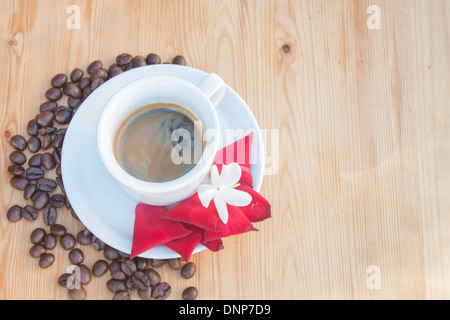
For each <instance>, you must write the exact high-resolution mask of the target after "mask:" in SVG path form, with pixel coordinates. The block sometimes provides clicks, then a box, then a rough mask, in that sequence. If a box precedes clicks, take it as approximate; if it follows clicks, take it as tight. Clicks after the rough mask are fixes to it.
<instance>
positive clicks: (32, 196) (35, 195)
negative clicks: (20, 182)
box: [30, 187, 42, 202]
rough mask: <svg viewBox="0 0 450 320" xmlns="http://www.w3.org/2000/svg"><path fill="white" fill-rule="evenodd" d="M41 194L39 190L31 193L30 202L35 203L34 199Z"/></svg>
mask: <svg viewBox="0 0 450 320" xmlns="http://www.w3.org/2000/svg"><path fill="white" fill-rule="evenodd" d="M36 188H37V187H36ZM41 194H42V191H40V190H36V191H34V192H33V194H32V195H31V198H30V199H31V201H33V202H34V201H36V199H37V198H38V197H39V196H40V195H41Z"/></svg>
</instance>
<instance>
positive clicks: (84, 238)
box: [77, 230, 92, 246]
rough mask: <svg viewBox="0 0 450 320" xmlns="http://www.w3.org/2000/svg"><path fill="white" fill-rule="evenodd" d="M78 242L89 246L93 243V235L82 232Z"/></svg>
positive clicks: (78, 236) (78, 235) (79, 234)
mask: <svg viewBox="0 0 450 320" xmlns="http://www.w3.org/2000/svg"><path fill="white" fill-rule="evenodd" d="M77 241H78V243H79V244H82V245H84V246H87V245H89V244H91V243H92V234H91V233H90V232H89V233H87V232H85V231H83V230H82V231H80V232H78V234H77Z"/></svg>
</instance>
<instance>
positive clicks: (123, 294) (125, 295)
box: [113, 291, 131, 300]
mask: <svg viewBox="0 0 450 320" xmlns="http://www.w3.org/2000/svg"><path fill="white" fill-rule="evenodd" d="M113 300H131V296H130V292H129V291H119V292H117V293H116V294H115V295H114V297H113Z"/></svg>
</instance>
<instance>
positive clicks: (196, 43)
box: [0, 0, 450, 299]
mask: <svg viewBox="0 0 450 320" xmlns="http://www.w3.org/2000/svg"><path fill="white" fill-rule="evenodd" d="M0 4H1V10H0V40H1V41H0V45H1V48H2V49H1V50H0V126H1V131H0V133H1V144H0V148H1V150H0V155H1V157H0V163H1V167H2V168H3V169H2V170H1V171H0V181H1V183H2V187H1V188H0V190H1V191H0V192H1V195H2V196H1V199H0V201H1V203H0V208H1V218H0V267H1V272H0V298H3V299H66V298H67V293H66V291H65V290H63V289H61V288H60V287H58V285H57V284H56V279H57V278H58V276H59V275H60V274H61V273H63V272H64V271H65V268H66V267H67V266H68V265H69V261H68V258H67V252H65V251H63V250H62V249H61V247H60V246H59V245H58V247H57V248H56V249H55V250H53V252H54V254H55V255H56V258H57V262H56V263H55V264H54V265H53V266H52V267H51V268H49V269H47V270H41V269H39V267H38V266H37V261H36V260H34V259H32V258H30V257H29V255H28V250H29V248H30V242H29V234H30V232H31V231H32V230H33V229H34V228H36V227H38V226H42V225H43V221H42V218H41V217H40V218H39V219H38V220H37V221H35V222H34V223H29V222H27V221H25V220H22V221H20V222H18V223H16V224H11V223H9V222H8V221H7V219H6V210H7V209H8V208H9V207H10V206H12V205H14V204H21V205H25V203H26V202H25V201H24V200H23V198H22V193H21V192H18V191H14V190H13V189H12V188H11V187H10V185H9V179H10V175H9V174H8V172H7V170H6V168H7V166H8V165H9V160H8V155H9V153H10V152H11V151H12V148H11V147H10V145H9V139H8V138H7V135H8V132H9V133H10V134H16V133H25V132H26V123H27V121H28V120H29V119H30V118H32V117H33V116H34V115H35V114H36V113H37V112H38V107H39V104H40V103H42V102H44V95H43V92H45V90H46V89H47V88H48V86H49V80H50V79H51V77H52V76H53V75H55V74H57V73H60V72H67V73H68V72H70V71H71V70H72V69H73V68H75V67H82V68H83V69H85V68H86V67H87V65H88V64H89V62H91V61H92V60H95V59H101V60H103V61H104V62H105V64H108V65H109V64H111V63H113V61H114V59H115V56H116V55H118V54H120V53H122V52H128V53H131V54H133V55H137V54H140V55H146V54H148V53H150V52H155V53H157V54H159V55H160V56H161V57H162V58H163V60H164V61H170V60H171V59H172V58H173V57H174V56H175V55H177V54H182V55H184V56H185V57H186V60H187V62H188V65H190V66H193V67H196V68H199V69H203V70H205V71H208V72H216V73H218V74H219V75H220V76H221V77H223V78H224V79H225V81H226V82H227V83H228V84H229V85H230V86H231V87H233V88H234V89H235V90H236V91H237V92H238V93H239V94H240V95H241V96H242V97H243V99H244V100H245V101H246V102H247V103H248V105H249V106H250V107H251V109H252V110H253V112H254V114H255V117H256V118H257V120H258V122H259V124H260V126H261V128H265V129H279V130H280V131H279V134H280V143H279V145H275V148H274V149H272V148H271V147H270V146H268V150H269V151H270V152H272V154H271V156H272V157H275V156H278V157H279V158H278V159H279V167H278V170H277V172H276V174H274V175H270V176H266V177H265V180H264V183H263V188H262V190H261V193H262V194H263V195H265V196H266V197H267V198H268V199H269V200H270V202H271V203H272V206H273V207H272V210H273V218H272V219H270V220H268V221H265V222H262V223H259V224H257V227H258V228H259V230H260V231H259V232H258V233H250V234H246V235H243V236H239V237H235V238H230V239H226V240H225V249H224V250H223V251H221V252H219V253H211V252H206V251H204V252H202V253H200V254H198V255H195V256H194V257H193V261H194V262H195V263H196V264H197V267H198V273H197V274H196V276H195V277H194V278H192V279H190V280H185V279H182V278H181V277H180V276H179V274H178V273H177V272H175V271H171V270H170V269H169V268H168V267H163V268H162V269H161V270H160V271H161V273H162V276H163V278H164V279H165V280H166V281H168V282H169V283H171V284H172V287H173V293H172V295H171V298H173V299H180V297H181V292H182V290H183V289H184V288H185V287H187V286H190V285H194V286H197V287H198V288H199V299H449V298H450V200H449V199H450V161H449V160H450V122H449V120H450V59H449V58H450V57H449V52H450V24H449V23H450V1H448V0H447V1H446V0H441V1H439V0H430V1H424V0H416V1H409V0H405V1H400V0H389V1H388V0H386V1H382V0H370V1H367V0H353V1H350V0H348V1H345V0H340V1H332V0H329V1H319V0H310V1H306V0H305V1H300V0H298V1H288V0H279V1H275V0H273V1H266V0H248V1H215V0H196V1H181V0H179V1H166V0H164V1H150V0H149V1H144V0H142V1H128V0H127V1H125V0H103V1H100V0H94V1H87V0H84V1H82V0H70V1H68V0H28V1H27V0H15V1H13V0H1V1H0ZM72 4H74V5H78V6H79V7H80V9H81V25H80V27H81V28H80V29H79V30H69V29H68V28H67V27H66V20H67V19H68V18H69V16H70V15H69V14H67V12H66V10H67V7H68V6H69V5H72ZM369 5H378V6H379V8H380V14H381V15H380V16H381V29H380V30H369V29H368V28H367V19H368V18H369V16H370V14H368V13H367V8H368V7H369ZM230 107H232V106H230ZM271 150H274V151H271ZM58 221H59V222H61V223H63V224H66V225H68V228H69V231H71V232H72V233H74V234H76V232H77V231H78V230H81V228H82V226H81V225H80V224H79V223H75V222H73V220H72V218H71V217H70V216H69V215H68V214H63V215H60V217H59V218H58ZM84 251H85V253H86V256H87V257H86V260H87V261H86V264H87V265H88V266H89V267H92V265H93V263H94V262H95V261H96V260H97V259H98V258H100V257H102V255H101V254H98V253H97V252H95V251H94V250H91V248H89V250H87V249H85V250H84ZM370 266H378V267H379V271H380V275H381V282H380V288H379V289H369V288H368V287H367V280H368V278H369V277H370V276H371V274H370V273H368V270H369V271H370V268H369V267H370ZM368 268H369V269H368ZM107 279H108V277H107V276H104V277H102V278H99V279H94V280H93V281H92V283H91V284H89V285H88V286H87V287H86V289H87V292H88V298H89V299H110V298H111V297H112V294H111V293H110V292H108V290H107V289H106V286H105V283H106V281H107Z"/></svg>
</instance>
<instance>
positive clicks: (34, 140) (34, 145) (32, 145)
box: [27, 136, 41, 153]
mask: <svg viewBox="0 0 450 320" xmlns="http://www.w3.org/2000/svg"><path fill="white" fill-rule="evenodd" d="M27 145H28V150H29V151H30V152H32V153H36V152H38V151H39V149H41V139H39V138H38V137H34V136H33V137H30V139H28V143H27Z"/></svg>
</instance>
